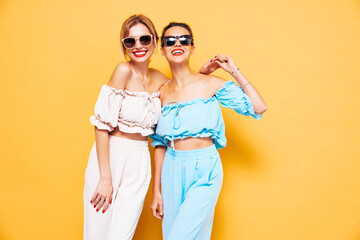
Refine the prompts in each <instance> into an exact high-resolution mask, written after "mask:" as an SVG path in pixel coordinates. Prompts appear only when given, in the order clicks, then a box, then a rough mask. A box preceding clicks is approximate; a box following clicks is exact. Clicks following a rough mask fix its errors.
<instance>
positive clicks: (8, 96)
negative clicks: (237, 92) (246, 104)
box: [0, 0, 360, 240]
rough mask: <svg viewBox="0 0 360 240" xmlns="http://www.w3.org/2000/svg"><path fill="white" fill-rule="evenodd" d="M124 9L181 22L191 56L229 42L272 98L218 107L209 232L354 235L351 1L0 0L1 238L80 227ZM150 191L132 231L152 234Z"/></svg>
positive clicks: (355, 82) (324, 237) (341, 238)
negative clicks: (256, 114) (257, 107)
mask: <svg viewBox="0 0 360 240" xmlns="http://www.w3.org/2000/svg"><path fill="white" fill-rule="evenodd" d="M133 13H144V14H145V15H147V16H149V17H150V18H151V19H152V20H153V21H154V23H155V25H156V27H157V28H158V31H159V32H160V31H161V28H162V27H163V26H164V25H165V24H167V23H168V22H169V21H170V20H177V21H184V22H187V23H190V25H191V26H192V28H193V30H194V33H195V44H196V53H195V55H194V56H193V57H192V62H191V63H192V66H193V67H194V68H195V69H198V68H199V67H200V66H201V64H202V63H203V62H205V61H206V60H208V59H209V58H211V57H212V56H213V55H215V54H217V53H223V54H229V55H230V56H232V58H233V59H234V61H235V62H236V63H237V64H238V66H239V67H240V69H241V70H242V71H243V72H244V74H245V75H246V76H247V77H248V78H249V80H250V81H252V83H253V84H254V85H255V86H256V87H257V88H258V90H259V91H260V92H261V94H262V95H263V97H264V99H265V100H266V102H267V104H268V112H267V113H266V114H265V115H264V118H263V119H262V120H260V121H255V120H252V119H250V118H244V117H240V116H238V115H237V114H236V113H234V112H233V111H230V110H224V115H225V120H226V123H227V129H226V130H227V137H228V147H227V148H225V149H223V150H221V151H220V153H221V156H222V161H223V166H224V174H225V179H224V185H223V189H222V192H221V195H220V198H219V203H218V205H217V208H216V214H215V221H214V228H213V239H215V240H216V239H217V240H223V239H226V240H227V239H230V240H232V239H236V240H237V239H240V240H308V239H310V240H313V239H314V240H359V239H360V161H359V160H360V150H359V142H360V137H359V136H360V127H359V126H360V124H359V122H360V117H359V115H360V114H359V108H360V98H359V96H360V94H359V90H360V83H359V82H360V81H359V80H360V45H359V43H360V31H359V30H360V2H359V1H358V0H343V1H339V0H337V1H335V0H327V1H324V0H302V1H295V0H290V1H265V0H259V1H245V0H232V1H230V0H223V1H214V0H196V1H193V0H182V1H173V2H171V1H159V0H152V1H143V0H138V1H127V2H126V1H115V0H107V1H93V0H90V1H79V0H62V1H45V0H42V1H41V0H33V1H14V0H13V1H10V0H2V1H0V43H1V44H0V66H1V70H0V79H1V87H0V109H1V120H0V121H1V122H0V124H1V125H0V159H1V166H0V191H1V197H0V239H6V240H7V239H9V240H15V239H40V240H42V239H52V240H53V239H81V238H82V221H83V220H82V217H83V216H82V214H83V205H82V190H83V184H84V170H85V167H86V163H87V158H88V155H89V151H90V148H91V145H92V143H93V141H94V133H93V127H92V126H91V125H90V123H89V116H90V115H91V114H92V113H93V108H94V104H95V101H96V99H97V94H98V93H99V90H100V86H101V85H102V84H104V83H106V82H107V81H108V79H109V76H110V74H111V72H112V70H113V68H114V66H115V65H116V64H117V63H118V62H119V61H121V60H123V58H122V56H121V54H120V52H119V39H118V36H119V30H120V27H121V24H122V22H123V21H124V20H125V19H126V18H127V17H128V16H130V15H131V14H133ZM151 65H152V66H153V67H155V68H158V69H160V70H162V71H163V72H164V73H166V74H167V75H168V76H169V75H170V73H169V69H168V65H167V63H166V61H165V59H164V58H163V57H162V56H161V55H160V53H158V54H157V55H155V56H154V57H153V59H152V63H151ZM216 74H217V75H219V76H222V77H226V78H228V79H230V75H227V74H225V73H223V72H222V71H218V72H216ZM149 193H150V191H149ZM150 195H151V194H148V196H147V198H146V203H145V207H144V212H143V215H142V217H141V220H140V223H139V226H138V230H137V232H136V237H135V239H136V240H139V239H147V240H151V239H160V238H161V226H160V222H159V221H158V220H156V219H155V218H152V217H151V213H150V211H149V205H150V197H151V196H150Z"/></svg>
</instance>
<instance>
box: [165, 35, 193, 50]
mask: <svg viewBox="0 0 360 240" xmlns="http://www.w3.org/2000/svg"><path fill="white" fill-rule="evenodd" d="M176 39H179V42H180V44H181V45H183V46H188V45H190V44H191V36H190V35H181V36H167V37H163V38H162V41H163V43H164V44H165V45H166V46H168V47H171V46H174V45H175V43H176Z"/></svg>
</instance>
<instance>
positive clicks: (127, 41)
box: [122, 35, 153, 48]
mask: <svg viewBox="0 0 360 240" xmlns="http://www.w3.org/2000/svg"><path fill="white" fill-rule="evenodd" d="M138 39H139V41H140V43H141V45H143V46H149V45H150V43H151V41H152V39H153V36H152V35H143V36H141V37H139V38H133V37H127V38H123V40H122V42H123V44H124V46H125V47H126V48H133V47H135V43H136V40H138Z"/></svg>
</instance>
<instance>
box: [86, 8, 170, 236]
mask: <svg viewBox="0 0 360 240" xmlns="http://www.w3.org/2000/svg"><path fill="white" fill-rule="evenodd" d="M120 38H121V43H122V44H121V46H122V50H123V52H124V54H125V56H126V57H127V59H129V60H128V61H127V62H123V63H120V64H118V65H117V67H116V68H115V70H114V72H113V74H112V76H111V78H110V81H109V82H108V84H107V85H103V86H102V88H101V91H100V94H99V97H98V100H97V102H96V105H95V115H94V116H92V117H91V118H90V121H91V124H92V125H94V126H95V139H96V141H95V143H94V145H93V147H92V150H91V153H90V157H89V161H88V165H87V169H86V171H85V187H84V239H85V240H105V239H108V240H111V239H121V240H126V239H132V237H133V235H134V232H135V229H136V225H137V222H138V220H139V217H140V214H141V211H142V208H143V203H144V198H145V195H146V193H147V190H148V186H149V182H150V179H151V166H150V157H149V150H148V141H147V140H148V136H149V135H150V134H152V133H153V132H154V126H155V124H156V123H157V121H158V118H159V116H160V112H161V103H160V99H159V95H160V93H159V92H158V89H159V87H160V86H161V85H162V84H163V83H164V82H165V81H166V80H167V78H166V77H165V76H164V75H163V74H162V73H160V72H159V71H157V70H154V69H150V68H149V61H150V57H151V56H152V54H153V53H154V50H155V48H156V43H157V40H158V35H157V32H156V30H155V27H154V24H153V23H152V22H151V20H150V19H149V18H147V17H145V16H143V15H133V16H131V17H129V18H128V19H127V20H126V21H125V22H124V24H123V26H122V28H121V33H120Z"/></svg>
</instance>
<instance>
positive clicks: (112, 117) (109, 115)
mask: <svg viewBox="0 0 360 240" xmlns="http://www.w3.org/2000/svg"><path fill="white" fill-rule="evenodd" d="M122 99H123V95H122V90H121V89H116V88H112V87H109V86H108V85H103V86H102V87H101V90H100V94H99V97H98V99H97V102H96V104H95V115H93V116H91V117H90V122H91V124H92V125H94V126H96V127H97V128H98V129H102V130H108V131H109V132H111V131H113V130H114V128H116V126H117V125H118V118H119V111H120V108H121V102H122Z"/></svg>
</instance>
